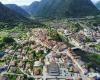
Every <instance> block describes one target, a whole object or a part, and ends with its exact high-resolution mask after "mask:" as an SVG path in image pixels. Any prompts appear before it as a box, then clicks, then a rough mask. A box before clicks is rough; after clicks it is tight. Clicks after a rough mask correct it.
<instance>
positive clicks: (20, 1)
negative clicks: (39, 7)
mask: <svg viewBox="0 0 100 80" xmlns="http://www.w3.org/2000/svg"><path fill="white" fill-rule="evenodd" d="M33 1H40V0H0V2H2V3H3V4H17V5H29V4H31V3H32V2H33Z"/></svg>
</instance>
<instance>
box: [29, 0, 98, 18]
mask: <svg viewBox="0 0 100 80" xmlns="http://www.w3.org/2000/svg"><path fill="white" fill-rule="evenodd" d="M34 7H35V8H34ZM28 8H30V6H29V7H28ZM35 9H36V10H35ZM30 13H31V15H33V16H38V17H46V18H65V17H84V16H90V15H96V14H98V13H99V10H98V9H97V8H96V7H95V6H94V4H93V3H92V2H91V0H42V1H40V2H38V3H37V4H36V2H35V3H32V4H31V11H30Z"/></svg>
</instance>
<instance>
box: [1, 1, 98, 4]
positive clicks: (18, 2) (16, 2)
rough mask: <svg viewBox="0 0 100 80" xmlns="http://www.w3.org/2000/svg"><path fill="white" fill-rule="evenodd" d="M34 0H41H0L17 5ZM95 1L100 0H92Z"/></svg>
mask: <svg viewBox="0 0 100 80" xmlns="http://www.w3.org/2000/svg"><path fill="white" fill-rule="evenodd" d="M33 1H40V0H0V2H2V3H3V4H17V5H30V4H31V3H32V2H33ZM92 1H93V2H94V3H96V2H97V1H100V0H92Z"/></svg>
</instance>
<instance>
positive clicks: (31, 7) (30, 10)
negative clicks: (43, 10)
mask: <svg viewBox="0 0 100 80" xmlns="http://www.w3.org/2000/svg"><path fill="white" fill-rule="evenodd" d="M38 6H39V2H38V1H35V2H33V3H32V4H31V5H29V6H22V8H23V9H24V10H25V11H26V12H28V13H29V14H32V15H34V13H35V12H36V11H37V10H38Z"/></svg>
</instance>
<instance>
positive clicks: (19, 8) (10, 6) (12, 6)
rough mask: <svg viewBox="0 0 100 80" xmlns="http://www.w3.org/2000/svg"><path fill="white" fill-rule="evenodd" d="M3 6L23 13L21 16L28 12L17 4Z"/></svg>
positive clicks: (26, 14)
mask: <svg viewBox="0 0 100 80" xmlns="http://www.w3.org/2000/svg"><path fill="white" fill-rule="evenodd" d="M5 6H6V7H8V8H9V9H11V10H13V11H15V12H17V13H19V14H21V15H23V16H26V17H28V16H29V14H28V13H27V12H26V11H25V10H24V9H22V8H21V7H19V6H17V5H16V4H7V5H5Z"/></svg>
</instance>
